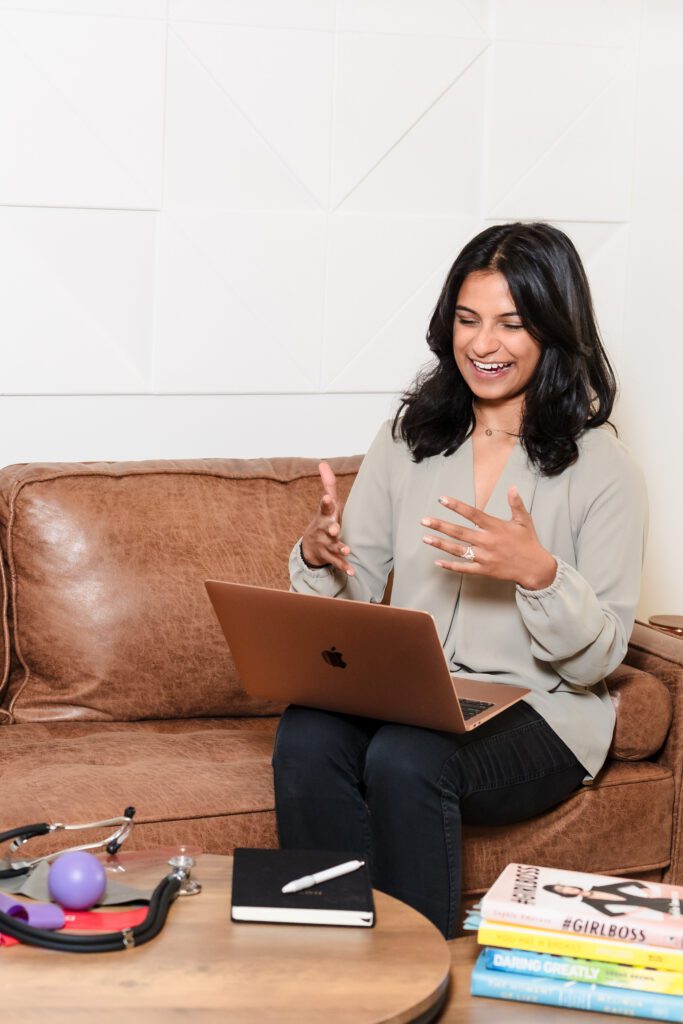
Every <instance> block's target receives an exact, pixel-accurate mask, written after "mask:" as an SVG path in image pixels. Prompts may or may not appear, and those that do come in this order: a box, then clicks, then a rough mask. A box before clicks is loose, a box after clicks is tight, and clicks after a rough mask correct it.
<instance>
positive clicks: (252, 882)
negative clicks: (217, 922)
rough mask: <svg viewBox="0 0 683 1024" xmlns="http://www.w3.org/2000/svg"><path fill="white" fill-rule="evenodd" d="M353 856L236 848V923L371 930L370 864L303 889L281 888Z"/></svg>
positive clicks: (373, 915)
mask: <svg viewBox="0 0 683 1024" xmlns="http://www.w3.org/2000/svg"><path fill="white" fill-rule="evenodd" d="M355 858H356V854H353V853H348V852H347V853H329V852H322V853H321V852H320V851H319V850H252V849H246V848H241V849H237V850H235V860H234V867H233V875H232V913H231V916H232V919H233V921H271V922H281V923H283V924H332V925H350V926H355V927H360V928H371V927H372V925H373V924H374V922H375V906H374V903H373V899H372V887H371V885H370V875H369V873H368V869H367V865H364V866H363V867H362V868H359V869H358V870H357V871H352V872H350V873H349V874H346V875H340V876H339V877H338V878H330V879H329V880H328V881H327V882H320V883H318V884H317V885H314V886H313V887H311V888H308V889H302V890H301V891H299V892H292V893H283V892H282V887H283V885H286V884H287V883H288V882H293V881H294V880H295V879H297V878H302V877H303V876H304V875H312V874H316V873H318V872H319V871H324V870H326V869H327V868H331V867H334V866H335V865H337V864H343V863H345V862H346V861H349V860H353V859H355Z"/></svg>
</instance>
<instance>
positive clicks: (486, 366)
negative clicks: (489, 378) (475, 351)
mask: <svg viewBox="0 0 683 1024" xmlns="http://www.w3.org/2000/svg"><path fill="white" fill-rule="evenodd" d="M472 362H473V363H474V365H475V366H476V367H477V369H478V370H503V369H504V368H505V367H506V366H511V365H512V364H511V363H478V362H477V360H476V359H473V360H472Z"/></svg>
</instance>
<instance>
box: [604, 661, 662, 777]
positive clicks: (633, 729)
mask: <svg viewBox="0 0 683 1024" xmlns="http://www.w3.org/2000/svg"><path fill="white" fill-rule="evenodd" d="M606 682H607V687H608V689H609V693H610V697H611V698H612V703H613V705H614V710H615V712H616V716H617V720H616V724H615V727H614V737H613V739H612V743H611V746H610V749H609V756H610V757H613V758H614V759H615V760H617V761H645V760H646V759H647V758H651V757H652V756H653V755H654V754H656V753H657V751H658V750H659V749H660V747H662V745H663V744H664V742H665V740H666V737H667V734H668V732H669V729H670V728H671V720H672V718H673V700H672V698H671V693H670V692H669V690H668V689H667V687H666V686H665V684H664V683H663V682H662V680H661V679H659V678H658V677H657V676H654V675H652V674H651V673H650V672H643V671H642V669H639V668H633V667H632V666H631V665H620V666H619V668H617V669H615V671H614V672H611V673H610V675H609V676H608V677H607V680H606Z"/></svg>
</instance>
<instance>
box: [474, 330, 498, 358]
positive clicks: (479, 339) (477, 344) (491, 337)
mask: <svg viewBox="0 0 683 1024" xmlns="http://www.w3.org/2000/svg"><path fill="white" fill-rule="evenodd" d="M499 348H500V339H499V338H498V335H497V332H496V325H495V324H486V323H482V324H481V326H480V328H479V330H478V331H477V334H476V337H475V339H474V343H473V345H472V350H471V352H472V355H473V356H474V357H475V358H476V359H485V358H486V356H490V355H493V353H494V352H497V351H498V349H499Z"/></svg>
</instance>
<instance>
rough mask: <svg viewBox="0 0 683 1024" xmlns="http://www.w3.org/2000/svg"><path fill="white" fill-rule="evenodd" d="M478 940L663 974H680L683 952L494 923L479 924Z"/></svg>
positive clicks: (506, 946) (484, 922)
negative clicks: (671, 972)
mask: <svg viewBox="0 0 683 1024" xmlns="http://www.w3.org/2000/svg"><path fill="white" fill-rule="evenodd" d="M477 939H478V941H479V942H480V943H481V945H482V946H502V947H503V948H504V949H524V950H528V951H529V952H531V953H557V954H558V955H559V956H578V957H582V958H583V959H585V960H604V961H606V962H608V963H613V964H631V965H632V966H633V967H656V968H659V970H662V971H683V951H681V950H673V949H664V948H662V949H660V948H659V947H655V946H640V945H638V943H636V942H633V943H629V942H612V941H611V940H610V939H590V938H586V937H585V936H582V935H581V936H579V935H570V934H568V935H563V934H562V933H561V932H547V931H543V930H541V929H538V928H522V927H515V926H514V925H501V924H497V923H496V922H495V921H482V923H481V925H480V926H479V931H478V932H477Z"/></svg>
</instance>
